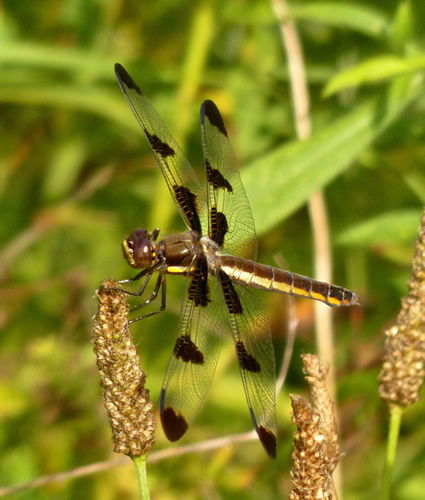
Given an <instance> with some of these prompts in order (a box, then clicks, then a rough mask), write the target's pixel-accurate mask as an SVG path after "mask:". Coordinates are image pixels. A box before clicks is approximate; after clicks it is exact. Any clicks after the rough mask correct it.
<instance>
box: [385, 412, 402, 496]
mask: <svg viewBox="0 0 425 500" xmlns="http://www.w3.org/2000/svg"><path fill="white" fill-rule="evenodd" d="M402 413H403V409H402V408H401V407H399V406H395V407H394V408H392V409H391V411H390V425H389V429H388V439H387V456H386V459H385V468H384V475H383V478H382V493H381V500H388V499H389V498H390V494H391V479H392V472H393V467H394V461H395V455H396V451H397V442H398V436H399V433H400V424H401V415H402Z"/></svg>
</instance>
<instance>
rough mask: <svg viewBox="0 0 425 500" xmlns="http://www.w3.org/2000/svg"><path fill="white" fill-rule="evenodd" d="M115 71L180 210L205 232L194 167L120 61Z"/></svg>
mask: <svg viewBox="0 0 425 500" xmlns="http://www.w3.org/2000/svg"><path fill="white" fill-rule="evenodd" d="M115 74H116V76H117V79H118V83H119V85H120V87H121V90H122V91H123V93H124V95H125V97H126V99H127V102H128V104H129V105H130V108H131V109H132V111H133V113H134V115H135V117H136V119H137V121H138V122H139V124H140V126H141V127H142V130H143V132H144V133H145V135H146V137H147V139H148V141H149V144H150V146H151V148H152V150H153V152H154V154H155V156H156V159H157V161H158V164H159V166H160V168H161V172H162V175H163V176H164V179H165V181H166V183H167V186H168V189H169V190H170V193H171V196H172V197H173V199H174V201H175V203H176V205H177V208H178V209H179V211H180V214H181V215H182V217H183V219H184V221H185V223H186V224H187V226H188V227H189V228H190V229H193V230H195V231H198V232H199V233H200V234H202V228H201V223H203V222H204V221H203V220H202V218H203V217H204V218H205V219H206V200H205V195H204V190H203V189H202V188H201V184H200V182H199V180H198V177H197V176H196V173H195V171H194V170H193V168H192V166H191V165H190V163H189V161H188V160H187V158H186V157H185V155H184V154H183V151H182V150H181V149H180V147H179V146H178V144H177V143H176V141H175V139H174V138H173V136H172V135H171V133H170V131H169V130H168V128H167V126H166V125H165V123H164V122H163V120H162V118H161V117H160V116H159V114H158V113H157V111H156V110H155V108H154V107H153V106H152V104H151V103H150V102H149V100H148V99H147V98H146V97H145V96H144V95H143V93H142V91H141V90H140V88H139V87H138V86H137V85H136V83H135V82H134V81H133V79H132V78H131V76H130V75H129V74H128V73H127V71H126V70H125V69H124V68H123V67H122V66H121V65H120V64H116V65H115ZM204 227H205V225H204Z"/></svg>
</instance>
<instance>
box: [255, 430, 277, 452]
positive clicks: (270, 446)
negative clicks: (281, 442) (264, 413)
mask: <svg viewBox="0 0 425 500" xmlns="http://www.w3.org/2000/svg"><path fill="white" fill-rule="evenodd" d="M257 433H258V436H259V438H260V440H261V443H262V445H263V446H264V449H265V450H266V451H267V453H268V455H269V457H270V458H276V436H275V434H274V432H273V431H271V430H270V429H266V428H265V427H263V426H262V425H260V427H258V429H257Z"/></svg>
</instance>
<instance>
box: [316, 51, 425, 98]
mask: <svg viewBox="0 0 425 500" xmlns="http://www.w3.org/2000/svg"><path fill="white" fill-rule="evenodd" d="M424 69H425V56H423V55H419V54H418V55H414V56H410V57H406V58H402V57H397V56H393V55H386V56H380V57H374V58H373V59H368V60H367V61H364V62H362V63H360V64H357V65H356V66H353V67H351V68H349V69H347V70H344V71H342V72H341V73H338V74H337V75H336V76H335V77H334V78H332V80H331V81H330V82H329V83H328V84H327V85H326V87H325V90H324V92H323V94H324V96H325V97H328V96H330V95H332V94H335V93H336V92H339V91H340V90H342V89H345V88H349V87H356V86H359V85H363V84H366V83H376V82H382V81H383V80H388V79H390V78H395V77H397V76H400V75H403V74H406V73H412V72H415V71H423V70H424Z"/></svg>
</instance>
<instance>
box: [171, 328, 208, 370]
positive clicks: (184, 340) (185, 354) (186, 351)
mask: <svg viewBox="0 0 425 500" xmlns="http://www.w3.org/2000/svg"><path fill="white" fill-rule="evenodd" d="M173 354H174V356H175V357H176V358H180V359H181V360H182V361H184V362H185V363H192V364H194V365H203V364H204V355H203V354H202V352H201V351H200V350H199V349H198V347H196V344H195V343H194V342H192V340H190V336H189V335H183V336H181V337H179V338H178V339H177V341H176V345H175V346H174V351H173Z"/></svg>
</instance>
